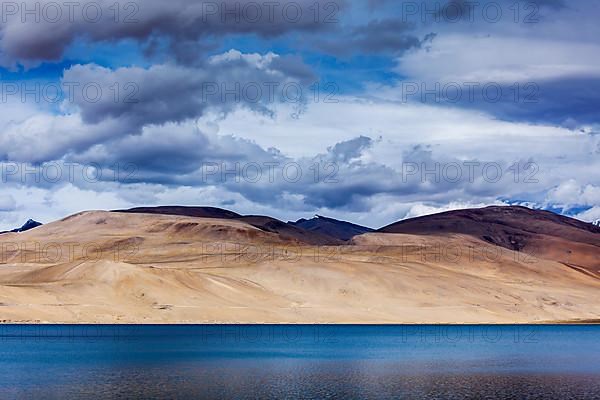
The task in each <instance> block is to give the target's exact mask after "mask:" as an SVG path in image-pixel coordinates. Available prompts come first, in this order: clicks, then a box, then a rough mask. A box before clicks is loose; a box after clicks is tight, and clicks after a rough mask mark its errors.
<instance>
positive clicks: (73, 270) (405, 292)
mask: <svg viewBox="0 0 600 400" xmlns="http://www.w3.org/2000/svg"><path fill="white" fill-rule="evenodd" d="M0 249H2V254H0V256H1V261H0V287H1V288H2V290H0V320H3V321H5V322H14V323H17V322H18V323H46V322H53V323H541V322H544V323H548V322H553V323H554V322H582V321H600V304H599V303H598V301H597V296H598V293H600V291H599V290H600V257H599V254H600V252H599V250H600V227H597V226H595V225H593V224H587V223H583V222H581V221H577V220H574V219H571V218H568V217H563V216H560V215H557V214H554V213H551V212H546V211H538V210H531V209H528V208H524V207H487V208H482V209H469V210H458V211H450V212H446V213H440V214H435V215H430V216H425V217H420V218H414V219H409V220H405V221H400V222H397V223H395V224H392V225H389V226H386V227H384V228H381V229H379V230H373V229H370V228H366V227H362V226H359V225H355V224H351V223H348V222H344V221H338V220H335V219H331V218H327V217H321V216H316V217H315V218H313V219H308V220H307V219H301V220H299V221H296V222H287V223H286V222H283V221H280V220H277V219H275V218H271V217H268V216H253V215H241V214H238V213H235V212H232V211H227V210H222V209H218V208H211V207H179V206H170V207H149V208H135V209H130V210H115V211H88V212H83V213H78V214H75V215H72V216H69V217H66V218H64V219H62V220H60V221H55V222H52V223H49V224H46V225H42V226H38V227H36V229H30V230H26V231H24V232H19V233H16V232H10V233H6V234H4V235H1V236H0Z"/></svg>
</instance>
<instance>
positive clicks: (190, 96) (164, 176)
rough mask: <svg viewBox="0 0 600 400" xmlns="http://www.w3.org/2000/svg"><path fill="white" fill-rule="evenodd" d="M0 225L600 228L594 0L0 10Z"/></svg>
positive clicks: (599, 70)
mask: <svg viewBox="0 0 600 400" xmlns="http://www.w3.org/2000/svg"><path fill="white" fill-rule="evenodd" d="M0 13H1V20H0V82H1V93H0V95H1V101H2V104H1V106H2V112H1V113H0V158H1V160H0V172H1V176H2V183H1V184H2V190H1V191H0V229H6V228H14V227H16V226H20V225H22V224H23V223H24V222H25V221H26V220H27V219H28V218H33V219H36V220H39V221H41V222H44V223H46V222H50V221H52V220H55V219H58V218H62V217H64V216H66V215H69V214H72V213H75V212H78V211H82V210H89V209H114V208H124V207H133V206H140V205H171V204H182V205H206V206H216V207H223V208H228V209H231V210H234V211H237V212H240V213H245V214H269V215H272V216H275V217H278V218H280V219H283V220H292V219H293V220H295V219H298V218H301V217H310V216H312V215H313V214H321V215H327V216H331V217H335V218H341V219H346V220H350V221H353V222H356V223H360V224H364V225H367V226H371V227H380V226H383V225H386V224H388V223H391V222H394V221H396V220H399V219H402V218H407V217H411V216H417V215H423V214H427V213H432V212H436V211H441V210H448V209H454V208H463V207H476V206H484V205H490V204H525V205H529V206H532V207H537V208H543V209H550V210H553V211H556V212H560V213H563V214H565V215H570V216H574V217H577V218H580V219H582V220H586V221H594V220H597V219H600V172H599V171H600V134H599V133H600V127H599V123H600V112H599V106H600V39H599V38H600V24H598V20H599V18H600V10H599V9H598V7H597V5H596V4H595V2H593V1H589V0H568V1H566V0H565V1H562V0H532V1H516V2H515V0H509V1H503V0H496V1H488V0H479V1H478V2H469V1H464V0H451V1H448V0H440V1H435V0H434V1H431V0H426V1H416V2H413V1H397V0H365V1H352V2H350V1H345V0H333V1H332V0H327V1H323V2H319V1H317V2H315V1H314V0H297V1H295V2H288V1H286V2H277V1H273V2H262V1H258V2H248V1H242V2H237V1H234V0H217V1H206V2H200V1H194V0H170V1H164V0H143V1H141V0H129V1H125V0H121V1H118V2H115V0H107V1H101V0H98V1H88V0H82V1H80V2H64V3H63V2H61V1H46V0H40V1H30V0H27V1H25V2H21V1H19V2H14V3H13V2H2V9H1V10H0Z"/></svg>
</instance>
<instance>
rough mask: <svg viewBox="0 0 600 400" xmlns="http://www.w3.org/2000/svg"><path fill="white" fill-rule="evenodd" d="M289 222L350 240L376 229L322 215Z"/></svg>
mask: <svg viewBox="0 0 600 400" xmlns="http://www.w3.org/2000/svg"><path fill="white" fill-rule="evenodd" d="M288 224H291V225H294V226H296V227H299V228H302V229H305V230H307V231H310V232H317V233H320V234H323V235H327V236H330V237H334V238H337V239H339V240H343V241H346V240H350V239H352V238H353V237H354V236H357V235H362V234H363V233H369V232H373V231H374V229H371V228H367V227H365V226H360V225H356V224H352V223H350V222H345V221H338V220H337V219H333V218H327V217H322V216H320V215H317V216H315V217H314V218H312V219H300V220H298V221H296V222H288Z"/></svg>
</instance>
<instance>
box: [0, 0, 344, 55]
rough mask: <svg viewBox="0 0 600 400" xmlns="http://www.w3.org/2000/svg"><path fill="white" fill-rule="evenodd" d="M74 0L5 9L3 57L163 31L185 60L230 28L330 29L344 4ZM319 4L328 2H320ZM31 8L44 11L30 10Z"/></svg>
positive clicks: (38, 0) (58, 51) (265, 32)
mask: <svg viewBox="0 0 600 400" xmlns="http://www.w3.org/2000/svg"><path fill="white" fill-rule="evenodd" d="M69 4H71V5H69V6H67V5H64V4H63V3H61V2H54V1H52V0H27V1H23V2H15V3H14V5H15V6H14V7H13V8H10V11H5V12H4V13H3V15H2V22H1V23H0V38H1V39H0V52H1V55H2V60H3V63H4V64H5V65H14V64H15V63H22V64H25V65H29V64H32V65H35V64H37V63H39V62H43V61H58V60H60V59H61V58H62V56H63V54H64V52H65V50H66V49H67V47H68V46H69V45H70V44H72V43H73V42H74V41H75V40H76V39H84V40H88V41H93V42H111V41H116V40H121V39H133V40H137V41H139V42H142V43H148V41H149V40H151V39H156V38H164V40H166V41H168V42H169V43H170V46H171V49H175V50H177V51H178V54H179V57H180V59H181V60H185V56H184V54H185V50H190V49H194V50H198V49H200V48H202V46H198V45H195V43H194V42H197V41H206V42H207V43H208V44H210V43H211V42H215V41H219V39H220V38H222V37H224V36H227V35H236V34H237V35H257V36H260V37H264V38H272V37H277V36H281V35H284V34H286V33H288V32H306V33H310V32H320V31H323V30H327V29H332V28H333V27H334V25H335V22H334V21H335V18H331V20H329V19H327V18H326V17H327V16H329V15H330V14H331V13H334V14H338V13H340V12H341V11H342V10H343V9H344V8H345V1H344V0H333V1H329V2H328V3H327V4H328V6H327V7H333V10H330V11H329V12H326V11H325V10H320V12H319V13H317V12H315V11H313V10H314V8H311V7H313V6H314V4H315V3H314V1H312V0H296V1H294V2H242V1H239V0H211V1H195V0H194V1H189V0H171V1H164V0H144V1H140V0H119V1H113V0H110V1H108V0H105V1H97V0H84V1H80V2H71V3H69ZM55 5H57V6H55ZM318 6H319V7H325V6H324V5H321V4H320V3H318ZM117 9H118V12H117V11H116V10H117ZM25 10H38V11H37V12H34V14H33V15H30V14H26V11H25ZM205 45H206V44H205ZM188 61H191V60H188Z"/></svg>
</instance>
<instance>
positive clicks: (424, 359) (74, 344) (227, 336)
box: [0, 325, 600, 400]
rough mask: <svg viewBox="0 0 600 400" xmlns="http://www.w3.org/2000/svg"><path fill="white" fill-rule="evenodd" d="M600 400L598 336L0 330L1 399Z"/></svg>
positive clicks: (561, 329)
mask: <svg viewBox="0 0 600 400" xmlns="http://www.w3.org/2000/svg"><path fill="white" fill-rule="evenodd" d="M13 398H14V399H30V398H43V399H92V398H93V399H114V398H126V399H130V398H134V399H135V398H161V399H162V398H165V399H174V398H176V399H220V398H224V399H246V398H248V399H250V398H252V399H256V398H261V399H262V398H265V399H284V398H289V399H297V398H306V399H322V398H349V399H362V398H365V399H392V398H406V399H463V398H472V399H485V398H489V399H561V400H562V399H569V398H572V399H600V326H290V325H287V326H271V325H261V326H248V325H237V326H225V325H217V326H205V325H193V326H191V325H190V326H71V325H61V326H24V325H13V326H0V399H13Z"/></svg>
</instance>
